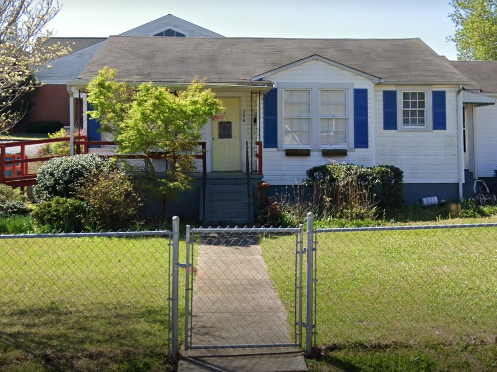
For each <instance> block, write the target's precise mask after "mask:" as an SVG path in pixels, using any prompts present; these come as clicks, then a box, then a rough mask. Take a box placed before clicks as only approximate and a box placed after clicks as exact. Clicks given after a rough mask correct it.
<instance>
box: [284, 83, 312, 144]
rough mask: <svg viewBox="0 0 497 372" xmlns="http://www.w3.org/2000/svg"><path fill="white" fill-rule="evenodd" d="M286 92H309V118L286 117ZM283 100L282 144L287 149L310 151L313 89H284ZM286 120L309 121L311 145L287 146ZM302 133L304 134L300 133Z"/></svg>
mask: <svg viewBox="0 0 497 372" xmlns="http://www.w3.org/2000/svg"><path fill="white" fill-rule="evenodd" d="M285 91H287V92H288V91H307V92H309V116H298V117H297V116H288V117H287V116H286V115H285V106H286V105H285ZM282 96H283V99H282V103H281V104H282V112H283V115H282V124H283V129H282V134H283V138H282V144H283V146H284V147H285V148H299V149H300V148H302V149H308V148H309V147H310V146H311V145H312V108H313V105H312V101H313V99H312V89H307V88H286V89H283V95H282ZM286 119H308V120H309V144H308V145H299V144H285V120H286ZM300 133H302V132H300Z"/></svg>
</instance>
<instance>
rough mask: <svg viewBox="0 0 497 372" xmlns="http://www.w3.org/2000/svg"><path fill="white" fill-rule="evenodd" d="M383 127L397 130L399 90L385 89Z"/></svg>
mask: <svg viewBox="0 0 497 372" xmlns="http://www.w3.org/2000/svg"><path fill="white" fill-rule="evenodd" d="M383 129H384V130H397V91H396V90H384V91H383Z"/></svg>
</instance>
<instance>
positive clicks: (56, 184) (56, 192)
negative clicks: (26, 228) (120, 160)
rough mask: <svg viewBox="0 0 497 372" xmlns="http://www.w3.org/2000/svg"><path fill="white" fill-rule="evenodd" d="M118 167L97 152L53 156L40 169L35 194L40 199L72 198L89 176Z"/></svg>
mask: <svg viewBox="0 0 497 372" xmlns="http://www.w3.org/2000/svg"><path fill="white" fill-rule="evenodd" d="M116 168H117V166H116V165H115V163H114V162H112V161H110V160H109V159H108V158H105V157H103V156H99V155H95V154H84V155H75V156H66V157H61V158H53V159H50V160H49V161H48V162H47V163H46V164H44V165H43V166H41V167H40V169H39V170H38V175H37V177H36V180H37V182H38V185H37V186H36V187H35V189H34V195H35V197H36V199H37V200H38V201H47V200H49V199H50V198H53V197H55V196H60V197H63V198H71V197H73V196H74V195H75V194H76V190H77V189H78V187H79V186H80V185H81V184H82V183H83V182H84V181H85V179H87V178H88V177H90V176H92V175H94V174H99V173H104V172H106V171H110V170H113V169H116Z"/></svg>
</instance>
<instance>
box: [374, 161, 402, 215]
mask: <svg viewBox="0 0 497 372" xmlns="http://www.w3.org/2000/svg"><path fill="white" fill-rule="evenodd" d="M371 170H372V172H373V177H375V178H377V180H378V181H377V182H376V184H375V187H374V188H373V191H374V193H375V197H376V200H378V206H379V207H381V208H394V209H395V208H399V207H400V206H401V205H402V204H403V203H404V172H403V171H402V170H401V169H400V168H397V167H395V166H393V165H379V166H377V167H373V168H371Z"/></svg>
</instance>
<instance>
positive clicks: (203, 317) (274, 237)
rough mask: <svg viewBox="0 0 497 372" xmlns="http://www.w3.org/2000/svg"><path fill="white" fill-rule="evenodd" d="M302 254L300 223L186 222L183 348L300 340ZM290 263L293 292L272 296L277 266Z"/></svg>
mask: <svg viewBox="0 0 497 372" xmlns="http://www.w3.org/2000/svg"><path fill="white" fill-rule="evenodd" d="M263 242H264V244H261V243H263ZM271 246H273V247H275V246H278V247H277V248H282V249H283V250H289V251H290V252H291V255H292V256H293V257H292V258H293V260H292V261H293V262H291V263H289V262H288V260H286V261H287V262H283V260H284V259H285V258H288V257H289V256H288V254H286V255H285V257H279V256H278V253H275V252H277V251H279V249H274V250H273V249H271ZM275 248H276V247H275ZM287 253H288V252H287ZM194 254H196V256H195V255H194ZM303 254H304V249H303V227H300V228H293V229H291V228H290V229H286V228H222V229H221V228H190V227H187V266H188V270H187V275H186V296H185V298H186V304H185V309H188V310H187V311H185V314H186V318H185V349H187V350H188V349H204V348H205V349H207V348H209V349H212V348H263V347H296V346H298V345H300V344H301V339H302V324H303V323H302V309H303V304H302V289H303V287H302V284H303V278H302V274H303ZM278 260H281V262H280V263H279V265H274V263H275V262H276V261H278ZM267 263H269V265H268V264H267ZM290 268H291V269H292V270H293V274H294V283H293V296H278V293H277V291H276V289H277V288H278V289H281V288H280V287H281V285H282V283H278V280H279V275H280V272H279V271H281V270H288V269H290ZM280 297H282V298H280ZM290 302H292V303H290ZM285 307H286V308H287V309H290V310H289V311H288V313H287V311H286V310H285ZM289 317H292V318H293V319H292V323H293V324H291V323H290V322H289V321H288V318H289ZM292 325H293V327H292ZM291 328H293V332H292V331H291ZM291 333H293V335H292V336H291V335H290V334H291Z"/></svg>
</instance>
